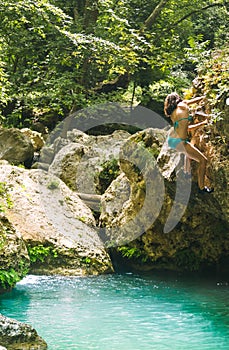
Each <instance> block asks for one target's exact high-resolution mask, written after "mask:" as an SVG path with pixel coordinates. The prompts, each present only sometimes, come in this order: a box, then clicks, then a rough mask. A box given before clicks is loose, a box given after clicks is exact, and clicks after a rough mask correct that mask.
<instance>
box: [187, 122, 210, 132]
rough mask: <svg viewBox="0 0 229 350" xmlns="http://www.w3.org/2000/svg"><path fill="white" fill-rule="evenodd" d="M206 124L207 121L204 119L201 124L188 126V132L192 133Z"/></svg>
mask: <svg viewBox="0 0 229 350" xmlns="http://www.w3.org/2000/svg"><path fill="white" fill-rule="evenodd" d="M206 124H208V120H207V119H205V120H204V121H203V122H200V123H197V124H192V125H189V126H188V131H194V130H196V129H198V128H200V127H201V126H204V125H206Z"/></svg>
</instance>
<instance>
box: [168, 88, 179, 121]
mask: <svg viewBox="0 0 229 350" xmlns="http://www.w3.org/2000/svg"><path fill="white" fill-rule="evenodd" d="M181 101H182V98H181V97H180V96H179V95H178V94H177V93H176V92H172V93H171V94H169V95H168V96H167V97H166V99H165V103H164V113H165V115H166V116H167V117H170V116H171V114H172V113H173V111H174V110H175V109H176V108H177V105H178V103H180V102H181Z"/></svg>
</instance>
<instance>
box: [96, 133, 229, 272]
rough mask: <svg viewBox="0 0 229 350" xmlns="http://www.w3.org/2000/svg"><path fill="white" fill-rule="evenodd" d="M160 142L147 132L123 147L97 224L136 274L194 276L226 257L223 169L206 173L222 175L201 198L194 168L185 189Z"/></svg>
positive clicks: (177, 159) (173, 158)
mask: <svg viewBox="0 0 229 350" xmlns="http://www.w3.org/2000/svg"><path fill="white" fill-rule="evenodd" d="M165 138H166V132H164V135H163V131H159V130H158V131H157V130H152V129H147V130H144V131H142V132H139V133H137V134H134V135H133V136H131V137H130V138H129V139H128V140H127V142H126V144H125V145H124V147H123V149H122V151H121V157H122V158H123V160H120V166H121V171H122V174H121V175H120V176H119V177H118V178H117V179H116V180H115V181H114V182H113V183H112V184H111V185H110V187H109V188H108V189H107V191H106V192H105V194H104V195H103V196H102V213H101V216H100V222H101V226H106V227H107V228H108V229H107V240H108V243H111V246H113V247H115V250H116V254H117V252H119V251H122V252H123V255H124V256H127V257H132V258H133V259H132V264H134V265H135V267H136V266H138V268H147V266H148V268H155V267H161V268H169V269H178V270H179V269H180V270H185V269H186V270H197V269H199V268H200V267H202V266H208V265H214V264H215V265H216V264H219V263H220V262H221V261H222V260H223V259H224V258H225V259H226V258H227V257H228V255H229V234H228V232H229V230H228V202H227V203H226V197H227V195H226V193H225V187H224V184H225V178H226V174H225V172H226V171H227V168H224V166H223V165H222V166H221V165H220V162H218V168H216V167H215V168H213V169H212V174H214V176H212V179H213V180H214V179H216V178H217V173H218V172H219V169H220V171H221V172H222V176H221V177H220V178H218V179H217V181H216V182H215V184H213V185H215V189H216V191H215V192H214V193H212V194H211V195H201V194H199V193H198V189H197V184H196V183H195V179H196V174H195V171H196V168H195V167H194V168H193V172H194V173H193V179H194V181H193V182H192V183H191V180H188V179H186V178H185V177H184V176H183V175H182V174H183V172H182V167H183V165H182V157H181V156H180V155H179V154H178V153H176V152H175V153H174V151H172V150H170V149H168V148H167V145H166V142H165ZM136 145H138V146H136ZM162 145H163V147H162ZM139 147H140V148H139ZM215 152H217V150H216V151H215ZM148 153H149V154H151V158H154V160H153V159H152V160H151V161H150V157H148ZM155 159H156V161H155ZM179 164H180V166H179ZM177 169H179V171H176V170H177ZM127 180H128V182H129V186H128V184H127ZM176 187H177V192H178V193H176ZM189 189H190V191H189ZM219 193H220V195H219ZM161 194H162V196H161ZM162 197H163V198H162ZM150 198H151V201H150ZM222 206H223V208H222ZM178 214H179V215H180V217H179V215H178ZM176 216H177V218H178V219H177V222H175V221H176ZM168 219H169V220H170V222H169V220H168ZM174 220H175V221H174ZM168 222H169V223H170V226H169V225H168ZM174 223H175V224H177V225H175V226H174ZM166 225H167V226H166ZM166 227H167V228H166ZM169 227H170V229H169ZM132 232H134V234H132ZM132 238H134V240H133V239H132ZM125 239H126V242H125ZM123 244H125V246H124V247H122V248H120V247H117V246H120V245H123ZM118 254H119V253H118ZM143 262H144V263H143Z"/></svg>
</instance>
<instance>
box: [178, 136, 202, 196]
mask: <svg viewBox="0 0 229 350" xmlns="http://www.w3.org/2000/svg"><path fill="white" fill-rule="evenodd" d="M177 150H178V151H181V152H182V153H185V154H186V156H187V157H188V158H190V159H193V160H195V161H196V162H198V163H199V166H198V185H199V188H200V189H201V190H202V189H203V188H204V178H205V172H206V164H207V158H206V157H205V155H204V154H203V153H201V152H200V151H199V150H198V148H196V147H195V146H193V145H192V144H191V143H189V142H188V143H186V144H182V145H179V146H178V147H177Z"/></svg>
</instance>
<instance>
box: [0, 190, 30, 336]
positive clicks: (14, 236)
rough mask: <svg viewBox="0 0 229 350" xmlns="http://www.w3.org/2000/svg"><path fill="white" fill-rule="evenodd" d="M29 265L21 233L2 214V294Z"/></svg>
mask: <svg viewBox="0 0 229 350" xmlns="http://www.w3.org/2000/svg"><path fill="white" fill-rule="evenodd" d="M1 193H2V191H1ZM1 199H2V195H1V196H0V200H1ZM1 202H2V200H1ZM29 265H30V259H29V256H28V252H27V248H26V245H25V243H24V241H23V240H22V237H21V235H20V233H19V232H17V231H16V229H15V227H13V225H12V224H11V223H10V222H9V220H8V219H7V218H6V216H5V215H4V214H3V213H0V266H1V271H0V292H3V291H5V290H7V289H10V288H12V287H13V286H14V285H15V284H16V282H18V281H19V280H20V279H22V278H23V277H24V276H25V275H26V273H27V272H28V268H29ZM0 343H1V342H0Z"/></svg>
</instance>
